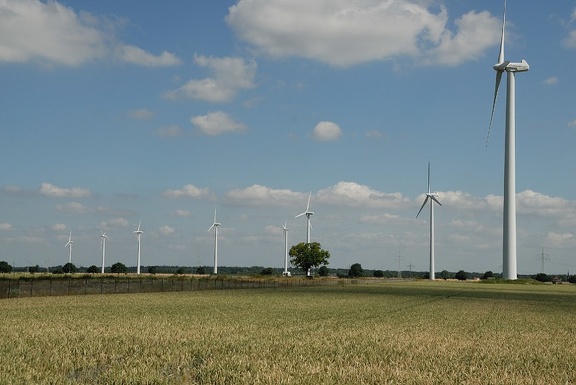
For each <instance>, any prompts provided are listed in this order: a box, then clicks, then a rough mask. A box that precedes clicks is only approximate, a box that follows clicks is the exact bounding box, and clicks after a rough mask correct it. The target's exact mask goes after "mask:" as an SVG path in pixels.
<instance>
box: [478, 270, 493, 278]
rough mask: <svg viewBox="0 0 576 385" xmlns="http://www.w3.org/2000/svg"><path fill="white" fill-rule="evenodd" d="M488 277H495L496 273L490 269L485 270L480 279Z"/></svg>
mask: <svg viewBox="0 0 576 385" xmlns="http://www.w3.org/2000/svg"><path fill="white" fill-rule="evenodd" d="M488 278H494V273H493V272H491V271H490V270H488V271H487V272H485V273H484V274H483V275H482V277H481V278H480V279H488Z"/></svg>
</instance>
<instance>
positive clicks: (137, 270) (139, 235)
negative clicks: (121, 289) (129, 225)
mask: <svg viewBox="0 0 576 385" xmlns="http://www.w3.org/2000/svg"><path fill="white" fill-rule="evenodd" d="M141 223H142V221H140V222H138V229H136V230H134V234H136V239H137V242H138V253H137V257H136V274H140V238H141V237H142V233H144V231H142V230H140V224H141Z"/></svg>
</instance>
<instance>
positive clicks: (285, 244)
mask: <svg viewBox="0 0 576 385" xmlns="http://www.w3.org/2000/svg"><path fill="white" fill-rule="evenodd" d="M282 229H284V272H283V273H282V275H283V276H285V277H288V276H290V272H289V271H288V222H286V223H284V225H283V226H282Z"/></svg>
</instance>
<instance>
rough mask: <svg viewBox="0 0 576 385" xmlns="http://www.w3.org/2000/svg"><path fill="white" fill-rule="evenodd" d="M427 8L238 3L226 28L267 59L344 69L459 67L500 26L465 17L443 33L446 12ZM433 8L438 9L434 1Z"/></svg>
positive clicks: (350, 1)
mask: <svg viewBox="0 0 576 385" xmlns="http://www.w3.org/2000/svg"><path fill="white" fill-rule="evenodd" d="M429 4H430V5H432V4H433V3H432V2H428V1H408V0H395V1H365V0H315V1H309V0H292V1H284V0H240V1H239V2H238V3H237V4H236V5H234V6H232V7H230V9H229V14H228V15H227V17H226V21H227V23H228V24H229V25H230V27H231V28H232V29H233V30H234V31H235V33H236V34H237V36H238V37H240V38H241V39H243V40H245V41H246V42H248V43H249V44H251V45H252V46H254V47H255V48H256V50H257V51H259V52H261V53H263V54H265V55H268V56H271V57H277V58H282V57H290V56H298V57H304V58H308V59H314V60H319V61H322V62H325V63H328V64H330V65H333V66H341V67H348V66H352V65H355V64H359V63H364V62H369V61H373V60H390V59H395V58H397V57H399V56H409V57H413V58H415V59H417V60H423V59H424V60H425V61H426V62H428V63H431V64H432V63H433V64H443V65H456V64H459V63H461V62H463V61H465V60H471V59H475V58H477V57H479V56H480V55H481V54H482V52H483V51H484V50H485V49H486V48H487V47H489V46H491V45H494V44H496V43H497V41H498V39H497V35H498V31H499V29H500V28H499V26H500V22H499V21H498V19H497V18H494V17H491V16H490V15H489V14H488V13H487V12H480V13H476V12H469V13H467V14H466V15H463V16H462V17H460V18H459V19H457V20H456V22H455V24H456V27H457V31H456V32H451V31H449V30H448V29H447V28H446V24H447V21H448V14H447V11H446V10H445V9H444V8H440V9H439V10H429V9H428V8H427V7H426V6H427V5H429ZM434 6H435V2H434Z"/></svg>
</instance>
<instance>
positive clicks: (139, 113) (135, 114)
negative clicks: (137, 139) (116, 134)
mask: <svg viewBox="0 0 576 385" xmlns="http://www.w3.org/2000/svg"><path fill="white" fill-rule="evenodd" d="M128 116H129V117H131V118H132V119H138V120H147V119H150V118H151V117H153V116H154V112H152V111H150V110H149V109H147V108H139V109H137V110H130V111H128Z"/></svg>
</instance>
